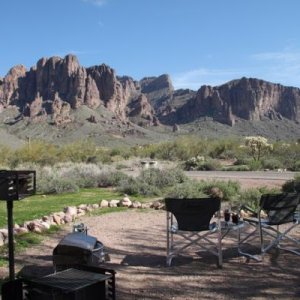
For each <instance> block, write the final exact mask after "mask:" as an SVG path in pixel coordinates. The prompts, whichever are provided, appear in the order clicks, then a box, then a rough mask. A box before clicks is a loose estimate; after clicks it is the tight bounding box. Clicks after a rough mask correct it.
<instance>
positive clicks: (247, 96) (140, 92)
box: [0, 55, 300, 144]
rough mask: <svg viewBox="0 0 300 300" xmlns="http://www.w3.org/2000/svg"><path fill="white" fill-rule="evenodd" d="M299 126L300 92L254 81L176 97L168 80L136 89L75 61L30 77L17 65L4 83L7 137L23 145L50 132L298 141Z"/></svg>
mask: <svg viewBox="0 0 300 300" xmlns="http://www.w3.org/2000/svg"><path fill="white" fill-rule="evenodd" d="M199 122H200V123H201V124H200V123H199ZM245 122H246V123H247V122H248V123H247V124H248V125H245ZM249 122H250V123H249ZM270 122H271V123H270ZM273 122H276V126H277V129H278V130H277V132H278V133H276V132H274V130H273V128H272V127H274V124H275V123H274V124H273ZM299 122H300V89H298V88H295V87H286V86H283V85H280V84H274V83H270V82H267V81H263V80H259V79H254V78H241V79H238V80H233V81H230V82H228V83H225V84H223V85H220V86H215V87H212V86H207V85H205V86H202V87H200V89H199V90H198V91H192V90H188V89H186V90H175V89H174V87H173V85H172V82H171V79H170V77H169V76H168V75H166V74H163V75H161V76H158V77H145V78H143V79H141V80H139V81H137V80H134V79H133V78H131V77H129V76H117V75H116V73H115V71H114V70H113V69H112V68H110V67H109V66H107V65H105V64H102V65H99V66H92V67H88V68H85V67H83V66H81V65H80V64H79V62H78V59H77V58H76V56H74V55H67V56H66V57H64V58H60V57H51V58H42V59H40V60H39V61H38V62H37V64H36V66H34V67H31V68H30V69H29V70H26V68H25V67H24V66H22V65H18V66H15V67H13V68H12V69H11V70H10V71H9V72H8V74H7V75H6V76H5V77H4V78H0V123H1V124H0V127H1V132H2V131H3V130H4V131H6V132H7V134H8V135H9V136H12V135H16V136H18V137H19V138H20V139H22V140H24V139H25V137H24V134H26V135H27V136H30V137H33V138H41V137H44V138H45V132H47V137H49V136H51V141H56V140H57V139H59V138H61V141H63V139H64V138H65V139H68V138H70V136H72V135H74V139H75V138H81V135H84V136H86V135H87V136H89V137H93V138H95V137H96V136H101V133H102V136H103V135H105V134H106V136H107V135H110V136H113V137H117V138H118V139H120V137H121V138H123V139H125V138H127V139H128V136H131V137H139V138H141V139H144V140H145V142H146V141H147V142H149V140H157V139H164V140H165V137H164V135H165V134H168V135H170V134H171V133H172V131H176V132H177V133H178V131H181V132H183V133H190V132H192V133H197V132H199V133H201V132H202V131H203V129H205V132H204V133H205V135H208V136H209V135H212V134H213V132H217V134H216V136H217V135H218V134H219V135H222V134H223V132H225V131H226V134H237V135H244V134H251V133H252V132H253V134H263V135H266V136H270V137H272V138H281V135H282V134H284V132H286V128H287V127H288V128H291V130H290V131H291V132H290V135H288V136H289V137H290V138H295V137H297V136H299V132H300V128H299ZM197 124H198V125H197ZM199 124H200V125H199ZM249 124H251V126H250V125H249ZM287 124H288V126H287ZM228 126H229V127H228ZM268 126H269V127H270V128H268ZM212 128H213V129H212ZM216 128H217V129H216ZM247 128H248V129H247ZM249 128H252V129H251V130H252V132H250V131H249V130H250V129H249ZM201 130H202V131H201ZM43 131H44V132H43ZM202 133H203V132H202ZM150 136H151V137H153V139H152V138H149V137H150ZM154 136H155V137H154ZM99 139H100V138H99ZM135 142H140V140H135ZM103 143H104V144H105V142H103Z"/></svg>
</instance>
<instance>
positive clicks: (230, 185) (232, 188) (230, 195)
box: [200, 180, 241, 201]
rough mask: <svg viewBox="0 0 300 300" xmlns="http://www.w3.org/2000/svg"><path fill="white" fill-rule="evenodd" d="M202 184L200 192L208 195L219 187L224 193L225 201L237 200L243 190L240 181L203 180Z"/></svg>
mask: <svg viewBox="0 0 300 300" xmlns="http://www.w3.org/2000/svg"><path fill="white" fill-rule="evenodd" d="M200 183H201V185H200V190H201V191H203V193H205V194H207V195H210V192H211V190H212V188H215V187H217V188H218V189H219V190H220V191H221V192H222V193H223V200H224V201H234V200H235V199H237V197H238V195H239V193H240V190H241V186H240V183H239V182H238V181H232V180H228V181H220V180H209V181H204V180H202V181H201V182H200Z"/></svg>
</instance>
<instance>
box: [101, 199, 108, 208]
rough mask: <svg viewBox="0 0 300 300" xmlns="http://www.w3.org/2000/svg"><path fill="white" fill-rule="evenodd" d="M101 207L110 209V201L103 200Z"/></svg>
mask: <svg viewBox="0 0 300 300" xmlns="http://www.w3.org/2000/svg"><path fill="white" fill-rule="evenodd" d="M100 207H101V208H104V207H108V201H107V200H102V201H101V203H100Z"/></svg>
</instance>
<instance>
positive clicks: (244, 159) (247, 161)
mask: <svg viewBox="0 0 300 300" xmlns="http://www.w3.org/2000/svg"><path fill="white" fill-rule="evenodd" d="M251 161H252V158H250V157H246V156H240V157H238V158H237V159H236V161H235V162H234V163H233V164H234V165H235V166H239V165H243V166H244V165H249V164H250V163H251Z"/></svg>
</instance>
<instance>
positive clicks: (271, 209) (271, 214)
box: [238, 193, 300, 261]
mask: <svg viewBox="0 0 300 300" xmlns="http://www.w3.org/2000/svg"><path fill="white" fill-rule="evenodd" d="M299 203H300V194H297V193H281V194H264V195H262V196H261V199H260V204H259V208H258V210H257V211H253V210H251V209H250V208H249V207H247V206H242V209H243V210H245V211H250V212H251V213H252V214H253V217H246V218H244V222H245V224H249V225H250V227H251V228H252V229H251V230H250V232H245V231H240V234H239V240H238V251H239V253H240V254H241V255H244V256H247V257H249V258H253V259H255V260H258V261H260V260H261V259H262V256H263V254H265V253H266V252H267V251H269V250H270V249H271V248H274V247H276V248H279V249H283V250H286V251H290V252H293V253H294V254H297V255H300V240H299V237H298V239H297V238H295V237H292V236H291V235H290V233H291V230H292V229H294V228H295V227H296V226H298V225H299V222H300V216H299V211H298V209H299V205H300V204H299ZM263 215H265V216H266V217H263ZM247 227H248V226H244V227H243V228H244V229H245V228H247ZM257 236H258V237H259V244H260V249H259V253H258V254H260V256H257V255H254V254H251V253H249V252H245V250H244V249H245V244H247V243H248V244H250V243H251V245H253V242H252V241H253V240H254V239H255V238H256V237H257ZM283 242H287V243H285V244H283ZM291 244H292V246H291Z"/></svg>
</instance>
